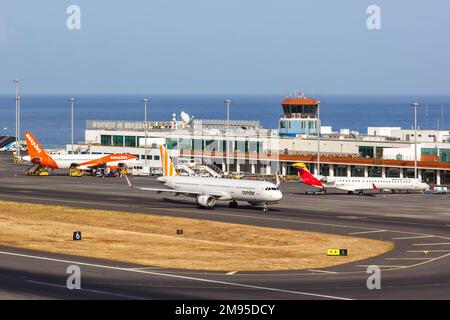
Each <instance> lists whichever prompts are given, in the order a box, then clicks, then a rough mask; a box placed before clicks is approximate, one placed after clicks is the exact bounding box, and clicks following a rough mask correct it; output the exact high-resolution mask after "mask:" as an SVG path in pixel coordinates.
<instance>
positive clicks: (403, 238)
mask: <svg viewBox="0 0 450 320" xmlns="http://www.w3.org/2000/svg"><path fill="white" fill-rule="evenodd" d="M423 238H434V236H432V235H423V236H414V237H402V238H392V239H393V240H408V239H423Z"/></svg>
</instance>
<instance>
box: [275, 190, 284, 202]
mask: <svg viewBox="0 0 450 320" xmlns="http://www.w3.org/2000/svg"><path fill="white" fill-rule="evenodd" d="M276 199H277V201H279V200H281V199H283V194H282V193H281V191H278V192H277V194H276Z"/></svg>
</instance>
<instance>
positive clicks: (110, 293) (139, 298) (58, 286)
mask: <svg viewBox="0 0 450 320" xmlns="http://www.w3.org/2000/svg"><path fill="white" fill-rule="evenodd" d="M27 282H29V283H35V284H40V285H43V286H49V287H57V288H62V289H67V290H69V289H68V288H67V287H66V286H62V285H59V284H54V283H48V282H41V281H34V280H27ZM74 290H75V289H74ZM77 290H79V291H86V292H91V293H97V294H103V295H108V296H114V297H118V298H127V299H134V300H146V299H145V298H141V297H136V296H129V295H125V294H118V293H112V292H106V291H100V290H92V289H83V288H81V289H77ZM75 291H76V290H75Z"/></svg>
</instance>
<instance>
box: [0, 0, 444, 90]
mask: <svg viewBox="0 0 450 320" xmlns="http://www.w3.org/2000/svg"><path fill="white" fill-rule="evenodd" d="M71 4H76V5H78V6H80V8H81V30H68V29H67V28H66V19H67V17H68V14H67V13H66V8H67V7H68V6H69V5H71ZM371 4H376V5H378V6H380V8H381V19H382V20H381V30H377V31H370V30H368V29H367V27H366V19H367V16H368V15H367V14H366V9H367V7H368V6H369V5H371ZM449 17H450V1H448V0H433V1H424V0H421V1H417V0H396V1H392V0H371V1H368V0H345V1H336V0H328V1H326V0H310V1H302V0H277V1H274V0H271V1H267V0H244V1H242V0H227V1H218V0H214V1H213V0H189V1H186V0H151V1H136V0H135V1H120V2H119V1H115V2H113V1H106V0H96V1H92V0H71V1H63V0H58V1H51V0H41V1H23V0H22V1H19V0H2V1H1V2H0V94H10V93H13V91H14V88H13V84H12V80H13V79H14V78H19V79H20V80H21V89H22V92H25V93H40V94H48V93H51V94H53V93H57V94H63V93H64V94H66V93H78V94H81V93H85V94H96V93H105V94H109V93H125V94H126V93H170V94H173V93H179V94H186V93H192V94H198V93H206V94H209V93H224V94H226V93H236V94H237V93H288V92H291V91H293V90H294V89H301V90H302V91H305V92H307V93H310V94H315V93H316V94H318V93H329V94H335V93H337V94H346V93H354V94H378V93H380V94H383V93H388V94H410V93H414V94H449V93H450V90H449V89H450V58H449V57H450V42H449V41H448V39H449V33H450V32H449V31H450V19H449Z"/></svg>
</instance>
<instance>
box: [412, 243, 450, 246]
mask: <svg viewBox="0 0 450 320" xmlns="http://www.w3.org/2000/svg"><path fill="white" fill-rule="evenodd" d="M445 245H450V242H441V243H413V246H445Z"/></svg>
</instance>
